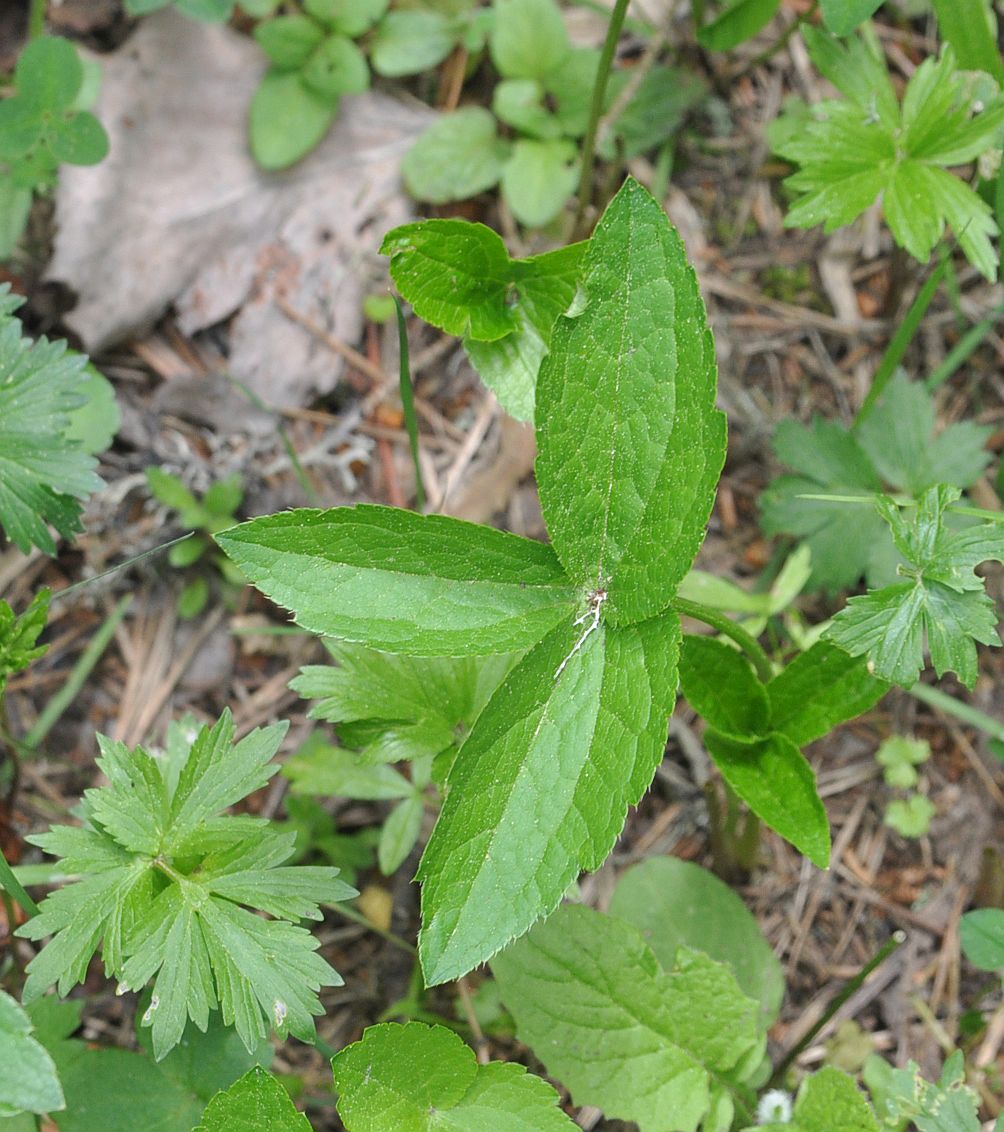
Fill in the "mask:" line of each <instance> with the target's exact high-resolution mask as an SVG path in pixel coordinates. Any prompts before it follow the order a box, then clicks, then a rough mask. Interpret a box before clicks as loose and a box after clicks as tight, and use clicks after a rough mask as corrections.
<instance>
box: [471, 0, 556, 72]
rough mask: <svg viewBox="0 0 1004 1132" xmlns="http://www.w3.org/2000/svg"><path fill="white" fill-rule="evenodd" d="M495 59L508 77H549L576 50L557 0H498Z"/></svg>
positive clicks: (493, 38) (493, 52) (493, 59)
mask: <svg viewBox="0 0 1004 1132" xmlns="http://www.w3.org/2000/svg"><path fill="white" fill-rule="evenodd" d="M494 8H495V27H494V30H493V32H492V38H491V55H492V62H493V63H494V64H495V66H496V67H497V68H498V69H499V73H500V74H501V75H503V76H504V77H505V78H507V79H541V80H544V79H546V78H547V77H548V76H549V75H550V74H552V73H553V72H554V71H555V70H557V68H558V67H560V66H561V64H562V62H563V61H564V60H565V59H566V58H567V56H568V55H569V53H570V52H571V50H572V44H571V41H570V40H569V38H568V32H567V31H566V30H565V21H564V19H563V18H562V15H561V11H560V9H559V8H558V5H557V4H556V3H555V2H554V0H495V4H494Z"/></svg>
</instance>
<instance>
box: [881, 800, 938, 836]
mask: <svg viewBox="0 0 1004 1132" xmlns="http://www.w3.org/2000/svg"><path fill="white" fill-rule="evenodd" d="M937 812H938V811H937V809H936V808H935V805H934V803H933V802H932V801H931V799H930V798H928V797H926V795H924V794H911V795H910V797H909V798H896V799H894V800H893V801H891V802H890V803H889V805H888V806H886V809H885V816H884V817H883V819H882V820H883V823H884V824H885V825H887V826H889V828H890V829H894V830H895V831H896V832H897V833H898V834H899V835H900V837H923V836H924V835H925V834H926V833H927V832H928V830H929V829H930V828H931V818H933V817H934V815H935V814H936V813H937Z"/></svg>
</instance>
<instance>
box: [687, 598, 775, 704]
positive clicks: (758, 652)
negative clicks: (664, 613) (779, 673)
mask: <svg viewBox="0 0 1004 1132" xmlns="http://www.w3.org/2000/svg"><path fill="white" fill-rule="evenodd" d="M673 608H674V609H675V610H676V612H677V613H682V614H683V616H684V617H693V618H694V620H695V621H703V622H704V624H705V625H710V626H711V628H712V629H717V630H718V632H719V633H721V634H722V635H723V636H726V637H728V638H729V639H730V640H731V641H734V642H735V643H736V644H737V645H738V646H739V647H740V648H741V649H742V650H743V652H744V653H745V654H746V655H747V656H748V657H749V658H750V660H751V661H752V662H753V667H754V668H755V669H756V674H757V676H758V677H759V679H760V681H761V682H762V683H764V684H766V683H767V682H768V681H769V680H773V678H774V666H773V665H772V664H771V662H770V657H769V656H768V655H767V654H766V652H764V650H763V649H762V648H761V647H760V645H759V643H758V642H757V641H756V640H755V639H754V638H753V637H751V636H750V634H749V633H747V632H746V630H745V629H744V628H742V626H740V625H737V624H736V623H735V622H734V621H733V620H732V618H731V617H726V616H725V615H724V614H723V613H719V612H718V610H717V609H712V608H711V607H710V606H707V605H702V604H701V603H700V602H698V601H688V600H687V599H686V598H685V597H675V598H673Z"/></svg>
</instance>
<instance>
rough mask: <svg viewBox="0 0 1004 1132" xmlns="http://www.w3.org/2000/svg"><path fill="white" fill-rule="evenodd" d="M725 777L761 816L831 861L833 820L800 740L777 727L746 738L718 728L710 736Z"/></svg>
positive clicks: (820, 860) (808, 851) (812, 854)
mask: <svg viewBox="0 0 1004 1132" xmlns="http://www.w3.org/2000/svg"><path fill="white" fill-rule="evenodd" d="M704 742H705V745H706V746H707V748H708V753H709V754H710V755H711V757H712V759H714V761H715V764H716V766H717V767H718V769H719V770H720V771H721V772H722V777H723V778H724V779H725V781H726V782H727V783H728V784H729V785H730V786H731V787H732V789H733V790H734V791H735V792H736V793H737V794H738V795H739V797H740V798H742V800H743V801H744V802H745V803H746V805H747V806H749V808H750V809H751V810H752V811H753V813H755V814H756V815H757V816H758V817H760V818H762V819H763V821H764V822H766V823H767V825H769V826H770V828H771V829H773V830H774V831H775V832H776V833H779V834H780V835H781V836H782V837H783V838H785V840H787V841H790V842H791V843H792V845H794V846H795V848H796V849H798V850H799V852H801V853H804V854H805V855H806V856H807V857H808V858H809V860H810V861H812V862H813V863H814V864H816V865H818V866H819V867H820V868H821V869H825V868H827V867H828V866H829V863H830V823H829V821H828V819H827V817H826V808H825V807H824V806H823V803H822V801H821V800H820V798H819V792H818V791H817V789H816V776H815V774H814V773H813V770H812V767H811V766H809V764H808V762H806V759H805V756H804V755H803V754H802V752H801V751H799V749H798V748H797V747H796V746H795V744H794V743H793V742H792V741H791V740H790V739H788V738H787V737H786V736H784V735H782V734H781V733H780V732H774V733H773V734H771V735H770V736H768V737H767V738H766V739H756V740H752V741H750V742H746V743H741V742H738V741H737V740H735V739H730V738H728V737H727V736H725V735H721V734H719V733H718V732H717V731H713V730H710V729H709V730H708V731H707V732H706V733H705V736H704Z"/></svg>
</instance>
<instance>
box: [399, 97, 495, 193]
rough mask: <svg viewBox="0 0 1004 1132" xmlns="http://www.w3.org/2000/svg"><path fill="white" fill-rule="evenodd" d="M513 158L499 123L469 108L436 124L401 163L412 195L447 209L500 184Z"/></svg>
mask: <svg viewBox="0 0 1004 1132" xmlns="http://www.w3.org/2000/svg"><path fill="white" fill-rule="evenodd" d="M508 154H509V143H508V142H506V141H504V140H503V139H502V138H500V137H499V136H498V130H497V129H496V126H495V118H494V117H493V116H492V114H491V113H490V112H489V111H488V110H485V109H484V107H482V106H465V107H463V108H462V109H460V110H455V111H454V112H453V113H452V114H446V115H444V116H443V117H442V118H440V120H439V121H438V122H434V123H433V124H432V125H431V126H430V127H429V128H428V129H427V130H426V131H425V133H424V134H422V136H421V137H420V138H419V139H418V141H417V142H416V143H415V144H414V145H413V146H412V147H411V149H410V150H409V151H408V153H407V154H406V155H405V158H404V160H403V161H402V163H401V173H402V175H403V177H404V183H405V184H406V185H407V186H408V192H410V193H411V195H412V196H413V197H416V198H417V199H418V200H427V201H430V202H431V203H432V204H445V203H446V202H447V201H451V200H465V199H466V198H467V197H472V196H474V195H475V194H476V193H480V192H484V190H485V189H490V188H491V187H492V186H493V185H497V184H498V182H499V178H500V177H501V176H502V166H503V163H504V162H505V159H506V157H507V156H508Z"/></svg>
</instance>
